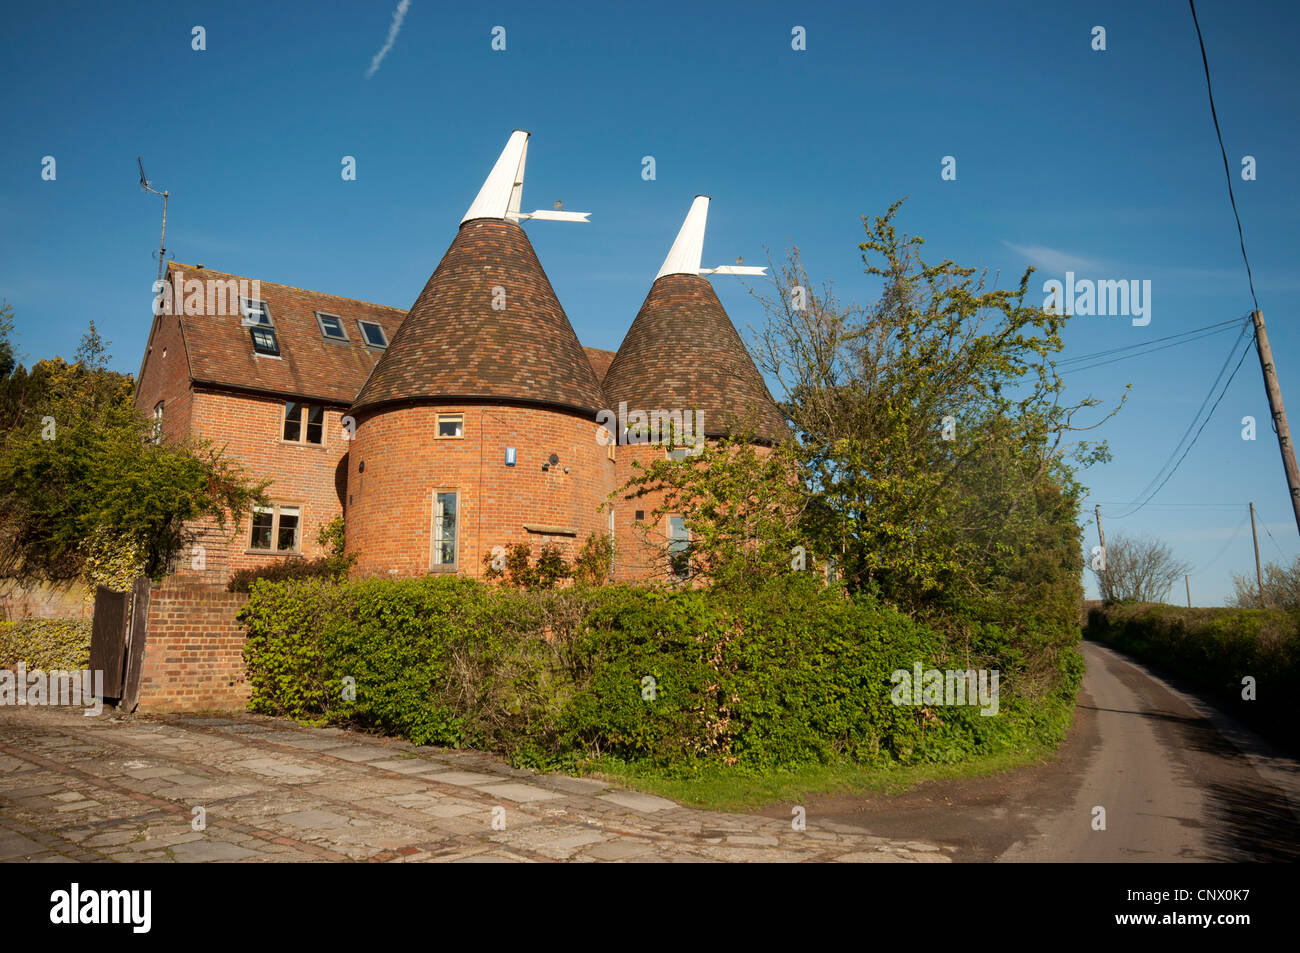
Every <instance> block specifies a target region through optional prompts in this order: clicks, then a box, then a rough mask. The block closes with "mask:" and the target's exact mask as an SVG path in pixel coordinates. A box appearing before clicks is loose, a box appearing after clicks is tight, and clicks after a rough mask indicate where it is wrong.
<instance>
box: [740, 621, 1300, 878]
mask: <svg viewBox="0 0 1300 953" xmlns="http://www.w3.org/2000/svg"><path fill="white" fill-rule="evenodd" d="M1082 648H1083V654H1084V658H1085V659H1086V661H1087V672H1086V674H1085V676H1084V680H1083V689H1082V691H1081V692H1080V694H1079V706H1078V710H1077V711H1076V714H1075V720H1074V725H1073V727H1072V729H1071V731H1070V736H1069V738H1068V739H1067V741H1066V743H1065V744H1064V745H1063V746H1062V749H1061V753H1060V757H1059V758H1058V759H1056V760H1055V761H1052V762H1049V763H1046V764H1042V765H1037V766H1033V767H1029V768H1023V769H1019V770H1016V771H1010V772H1004V773H1002V774H999V775H994V776H991V777H987V778H974V779H961V780H955V781H945V782H935V783H931V784H925V785H922V786H920V787H919V788H917V789H915V790H913V791H911V792H908V793H907V794H904V795H900V796H897V797H885V796H876V795H851V796H833V797H825V798H816V799H810V801H809V804H808V808H807V809H808V816H809V819H810V821H811V819H812V818H814V817H817V818H824V819H826V820H828V821H834V822H836V823H843V824H856V825H859V826H861V827H864V828H866V829H868V830H870V831H871V832H872V833H873V834H875V835H877V836H882V837H907V838H918V839H925V840H930V841H932V842H933V843H937V844H942V845H944V846H945V847H946V848H951V849H952V850H953V851H954V853H953V856H954V858H955V859H957V860H986V861H987V860H999V861H1007V862H1017V861H1020V862H1024V861H1031V862H1033V861H1065V862H1090V861H1101V862H1116V861H1119V862H1123V861H1296V860H1300V763H1297V761H1296V760H1295V759H1293V758H1290V757H1287V756H1285V755H1283V754H1281V753H1280V752H1278V751H1276V750H1275V749H1273V748H1272V747H1271V746H1270V745H1268V744H1267V743H1266V742H1264V741H1263V740H1262V739H1260V738H1259V737H1258V736H1257V735H1255V734H1254V733H1252V732H1249V731H1247V730H1245V729H1243V728H1242V727H1241V726H1240V725H1239V724H1237V723H1236V722H1235V721H1234V720H1232V719H1230V718H1227V717H1226V716H1223V715H1222V714H1220V713H1218V712H1216V711H1215V710H1214V709H1212V708H1210V707H1209V706H1208V705H1206V704H1204V703H1203V702H1201V701H1199V700H1198V699H1196V698H1193V697H1191V696H1189V695H1186V694H1184V693H1182V692H1180V691H1178V690H1176V689H1175V688H1173V687H1172V686H1170V685H1168V684H1167V683H1166V682H1165V681H1164V680H1162V679H1160V678H1158V677H1157V676H1155V675H1154V674H1152V673H1151V672H1149V671H1148V670H1147V669H1146V668H1144V667H1142V666H1140V665H1138V664H1135V663H1134V662H1131V661H1129V660H1128V659H1126V658H1125V657H1123V656H1122V655H1120V654H1119V653H1116V652H1114V651H1112V650H1111V649H1108V648H1106V647H1104V646H1101V645H1098V644H1096V643H1091V642H1085V643H1084V644H1083V646H1082ZM1098 807H1100V808H1104V809H1105V829H1104V830H1095V829H1094V816H1096V815H1095V814H1094V809H1095V808H1098ZM765 813H769V814H771V816H775V815H774V812H765Z"/></svg>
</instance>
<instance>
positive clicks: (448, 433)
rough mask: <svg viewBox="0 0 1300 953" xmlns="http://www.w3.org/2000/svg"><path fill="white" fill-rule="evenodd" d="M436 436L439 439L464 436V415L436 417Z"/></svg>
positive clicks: (441, 415)
mask: <svg viewBox="0 0 1300 953" xmlns="http://www.w3.org/2000/svg"><path fill="white" fill-rule="evenodd" d="M438 436H439V437H463V436H465V415H464V414H439V415H438Z"/></svg>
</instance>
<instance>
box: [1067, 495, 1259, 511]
mask: <svg viewBox="0 0 1300 953" xmlns="http://www.w3.org/2000/svg"><path fill="white" fill-rule="evenodd" d="M1088 500H1089V501H1090V502H1092V503H1093V504H1094V505H1096V506H1132V505H1133V501H1132V500H1126V501H1124V502H1120V501H1119V500H1093V499H1092V497H1088ZM1246 505H1248V504H1247V501H1245V500H1243V501H1242V502H1240V503H1148V504H1147V506H1157V507H1168V506H1203V507H1207V508H1210V509H1217V510H1235V509H1236V508H1237V507H1239V506H1246Z"/></svg>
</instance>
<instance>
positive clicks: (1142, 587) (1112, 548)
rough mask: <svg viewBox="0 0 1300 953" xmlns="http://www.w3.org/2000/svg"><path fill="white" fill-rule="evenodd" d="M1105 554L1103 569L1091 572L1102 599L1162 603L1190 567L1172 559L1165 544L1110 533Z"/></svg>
mask: <svg viewBox="0 0 1300 953" xmlns="http://www.w3.org/2000/svg"><path fill="white" fill-rule="evenodd" d="M1105 555H1106V568H1105V570H1099V569H1095V570H1093V573H1094V575H1096V577H1097V587H1098V589H1100V590H1101V597H1102V599H1104V600H1105V601H1106V602H1120V601H1124V600H1131V601H1134V602H1164V600H1165V596H1167V595H1168V594H1169V589H1170V587H1172V586H1173V584H1174V583H1175V582H1177V581H1178V580H1179V579H1180V578H1182V576H1183V574H1184V573H1186V572H1188V571H1189V570H1190V569H1191V568H1192V567H1191V563H1187V562H1184V561H1182V560H1180V559H1176V558H1175V557H1174V553H1173V550H1171V549H1170V548H1169V545H1168V544H1167V543H1164V542H1161V541H1160V540H1157V539H1151V538H1144V539H1131V538H1129V537H1127V536H1122V535H1117V536H1114V537H1113V538H1112V539H1111V540H1110V541H1109V542H1108V543H1107V544H1106V552H1105Z"/></svg>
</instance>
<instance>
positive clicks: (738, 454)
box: [617, 432, 827, 589]
mask: <svg viewBox="0 0 1300 953" xmlns="http://www.w3.org/2000/svg"><path fill="white" fill-rule="evenodd" d="M669 449H673V447H672V445H671V444H670V447H669ZM617 493H618V495H620V496H622V497H623V498H624V499H641V498H645V497H649V498H651V499H653V500H655V505H654V508H653V509H652V510H650V514H649V518H648V519H647V521H646V522H644V523H642V524H640V525H639V526H638V531H639V533H640V536H641V540H642V543H643V545H645V546H646V548H647V549H648V550H650V551H651V552H653V553H654V554H655V564H656V565H657V566H660V567H662V570H661V576H662V577H663V578H664V579H668V578H669V576H670V575H671V574H672V572H671V570H670V566H674V567H675V566H677V565H679V564H680V565H681V566H682V568H683V569H685V570H686V571H685V572H678V573H676V575H678V576H682V575H696V574H698V575H702V576H703V577H705V578H707V579H708V580H709V581H710V583H711V584H713V585H715V586H720V587H724V588H736V587H739V588H742V589H743V588H748V587H751V586H752V585H753V584H754V582H755V581H756V580H757V579H759V578H763V577H770V576H772V575H774V574H776V573H784V572H788V571H790V569H791V567H792V565H795V564H796V563H797V562H798V561H799V560H800V558H801V557H800V550H802V554H803V555H802V559H803V561H804V563H805V567H807V566H810V565H811V562H810V561H809V560H810V557H809V556H808V553H807V551H808V549H809V545H808V543H809V540H808V538H807V537H806V536H805V534H804V532H803V530H802V528H801V519H802V516H803V511H804V508H805V506H806V504H807V498H806V496H805V494H804V492H803V487H802V485H801V480H800V470H799V460H798V456H797V454H796V452H795V451H794V448H793V447H791V446H789V445H780V446H777V447H763V446H759V445H758V444H757V443H756V442H755V440H754V439H753V437H752V436H751V435H750V434H748V433H744V432H740V433H736V434H733V435H732V436H731V437H729V438H726V439H723V440H716V441H712V442H710V443H707V444H704V445H701V446H699V447H698V448H697V451H696V452H695V453H692V454H690V455H687V456H686V457H684V458H683V459H680V460H677V459H673V458H671V457H668V456H667V455H665V457H664V458H662V459H659V460H655V461H653V462H651V463H650V464H648V465H645V464H642V463H641V462H640V461H635V462H634V463H633V475H632V477H631V478H630V479H629V480H628V482H627V484H626V485H624V486H623V487H622V488H620V489H619V490H618V491H617ZM668 515H681V516H683V517H684V518H685V521H686V526H687V529H688V530H689V532H690V537H691V539H690V544H689V548H688V549H687V551H686V553H684V554H678V553H675V552H673V551H672V546H671V542H670V541H668V540H666V539H664V538H663V536H662V535H661V534H658V533H656V532H655V531H654V527H658V526H660V525H662V523H663V518H664V517H665V516H668ZM825 555H827V554H826V553H822V556H823V557H824V556H825Z"/></svg>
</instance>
